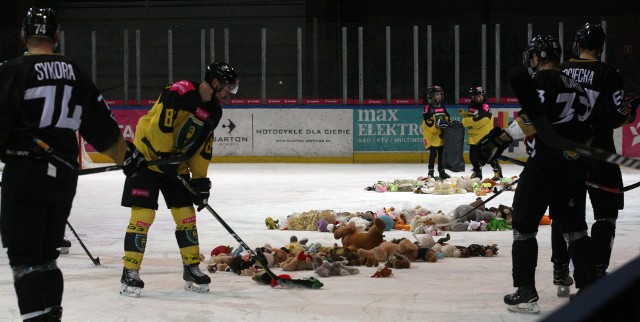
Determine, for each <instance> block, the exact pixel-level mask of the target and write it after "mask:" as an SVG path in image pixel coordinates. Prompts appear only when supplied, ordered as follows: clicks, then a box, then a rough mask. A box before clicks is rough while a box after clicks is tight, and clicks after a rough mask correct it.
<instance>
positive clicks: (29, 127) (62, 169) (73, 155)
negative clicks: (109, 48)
mask: <svg viewBox="0 0 640 322" xmlns="http://www.w3.org/2000/svg"><path fill="white" fill-rule="evenodd" d="M21 33H22V38H23V40H24V42H25V45H26V47H27V52H26V54H25V55H24V56H21V57H18V58H15V59H12V60H9V61H6V62H4V63H2V64H1V65H0V156H1V157H2V161H3V162H4V163H5V167H4V171H3V173H2V205H1V214H0V233H1V235H2V245H3V247H5V248H7V255H8V258H9V265H10V266H11V270H12V271H13V285H14V288H15V290H16V295H17V298H18V307H19V309H20V315H21V318H22V319H23V320H25V321H60V319H61V317H62V306H61V304H62V294H63V284H64V281H63V277H62V272H61V271H60V269H59V268H58V266H57V264H56V259H57V258H58V256H59V254H60V252H59V251H58V250H57V248H58V247H59V246H60V245H61V243H62V241H63V236H64V232H65V224H66V222H67V218H68V217H69V213H70V211H71V205H72V202H73V198H74V196H75V193H76V184H77V179H78V161H77V160H78V153H79V152H78V141H77V139H76V134H75V132H76V131H77V130H79V131H80V134H81V135H82V136H83V137H84V138H85V139H86V140H87V141H88V142H89V143H91V144H92V145H93V146H94V147H95V148H96V150H98V151H100V152H102V153H104V154H106V155H108V156H109V157H111V158H112V159H113V160H114V161H115V163H116V164H119V165H122V166H123V169H124V172H125V174H127V175H135V174H136V173H137V172H139V171H141V170H142V169H143V168H146V161H145V160H144V158H141V155H140V154H139V153H138V151H137V150H136V149H135V147H134V146H133V145H127V143H125V141H124V138H123V137H122V135H121V134H120V129H119V128H118V124H117V123H116V121H115V119H114V117H113V115H112V114H111V111H110V110H109V107H108V106H107V104H106V103H105V101H104V99H103V98H102V95H101V94H100V92H99V91H98V89H97V88H96V86H95V85H94V84H93V82H92V81H91V78H90V77H89V76H88V75H87V73H86V72H85V71H84V70H83V69H81V68H80V67H79V66H78V65H76V64H75V63H73V62H71V61H69V60H68V59H66V58H65V57H64V56H62V55H59V54H55V53H54V51H53V48H54V45H55V43H56V42H57V39H58V19H57V17H56V15H55V12H54V11H53V10H52V9H43V8H31V9H29V11H28V12H27V14H26V16H25V18H24V20H23V26H22V32H21ZM4 303H5V305H8V303H7V301H4Z"/></svg>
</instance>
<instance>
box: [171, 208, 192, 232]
mask: <svg viewBox="0 0 640 322" xmlns="http://www.w3.org/2000/svg"><path fill="white" fill-rule="evenodd" d="M171 215H172V216H173V221H175V222H176V230H181V229H187V228H190V227H191V226H195V225H196V211H195V209H193V207H179V208H171Z"/></svg>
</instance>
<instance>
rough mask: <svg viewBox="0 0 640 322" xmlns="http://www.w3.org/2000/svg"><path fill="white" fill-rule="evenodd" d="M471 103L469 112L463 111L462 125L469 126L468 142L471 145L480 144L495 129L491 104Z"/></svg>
mask: <svg viewBox="0 0 640 322" xmlns="http://www.w3.org/2000/svg"><path fill="white" fill-rule="evenodd" d="M474 105H476V104H473V102H472V104H470V105H469V112H461V113H460V115H461V116H462V126H464V127H467V128H469V131H468V133H467V143H469V144H471V145H475V144H478V142H479V141H480V140H481V139H482V138H483V137H485V135H487V134H489V132H490V131H491V129H493V114H491V108H490V107H489V104H487V103H482V104H477V106H474Z"/></svg>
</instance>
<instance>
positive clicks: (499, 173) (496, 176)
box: [491, 170, 502, 181]
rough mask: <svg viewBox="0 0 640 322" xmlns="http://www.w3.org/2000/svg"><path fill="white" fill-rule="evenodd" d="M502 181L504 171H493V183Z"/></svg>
mask: <svg viewBox="0 0 640 322" xmlns="http://www.w3.org/2000/svg"><path fill="white" fill-rule="evenodd" d="M501 179H502V170H493V178H491V180H493V181H500V180H501Z"/></svg>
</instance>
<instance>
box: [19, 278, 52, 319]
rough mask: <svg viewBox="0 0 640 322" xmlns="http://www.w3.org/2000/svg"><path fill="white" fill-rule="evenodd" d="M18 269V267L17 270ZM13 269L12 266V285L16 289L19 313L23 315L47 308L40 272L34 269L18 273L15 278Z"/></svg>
mask: <svg viewBox="0 0 640 322" xmlns="http://www.w3.org/2000/svg"><path fill="white" fill-rule="evenodd" d="M19 269H20V268H18V270H19ZM15 270H16V268H14V282H13V287H14V288H15V289H16V295H17V297H18V308H20V314H21V315H23V316H24V315H26V314H29V313H35V312H38V311H43V310H44V309H45V308H47V307H48V306H47V303H46V297H47V293H46V292H45V289H44V279H43V278H42V272H40V271H37V270H35V271H32V272H29V273H26V274H24V275H21V273H18V275H21V276H19V277H18V278H15V276H16V273H15Z"/></svg>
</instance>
